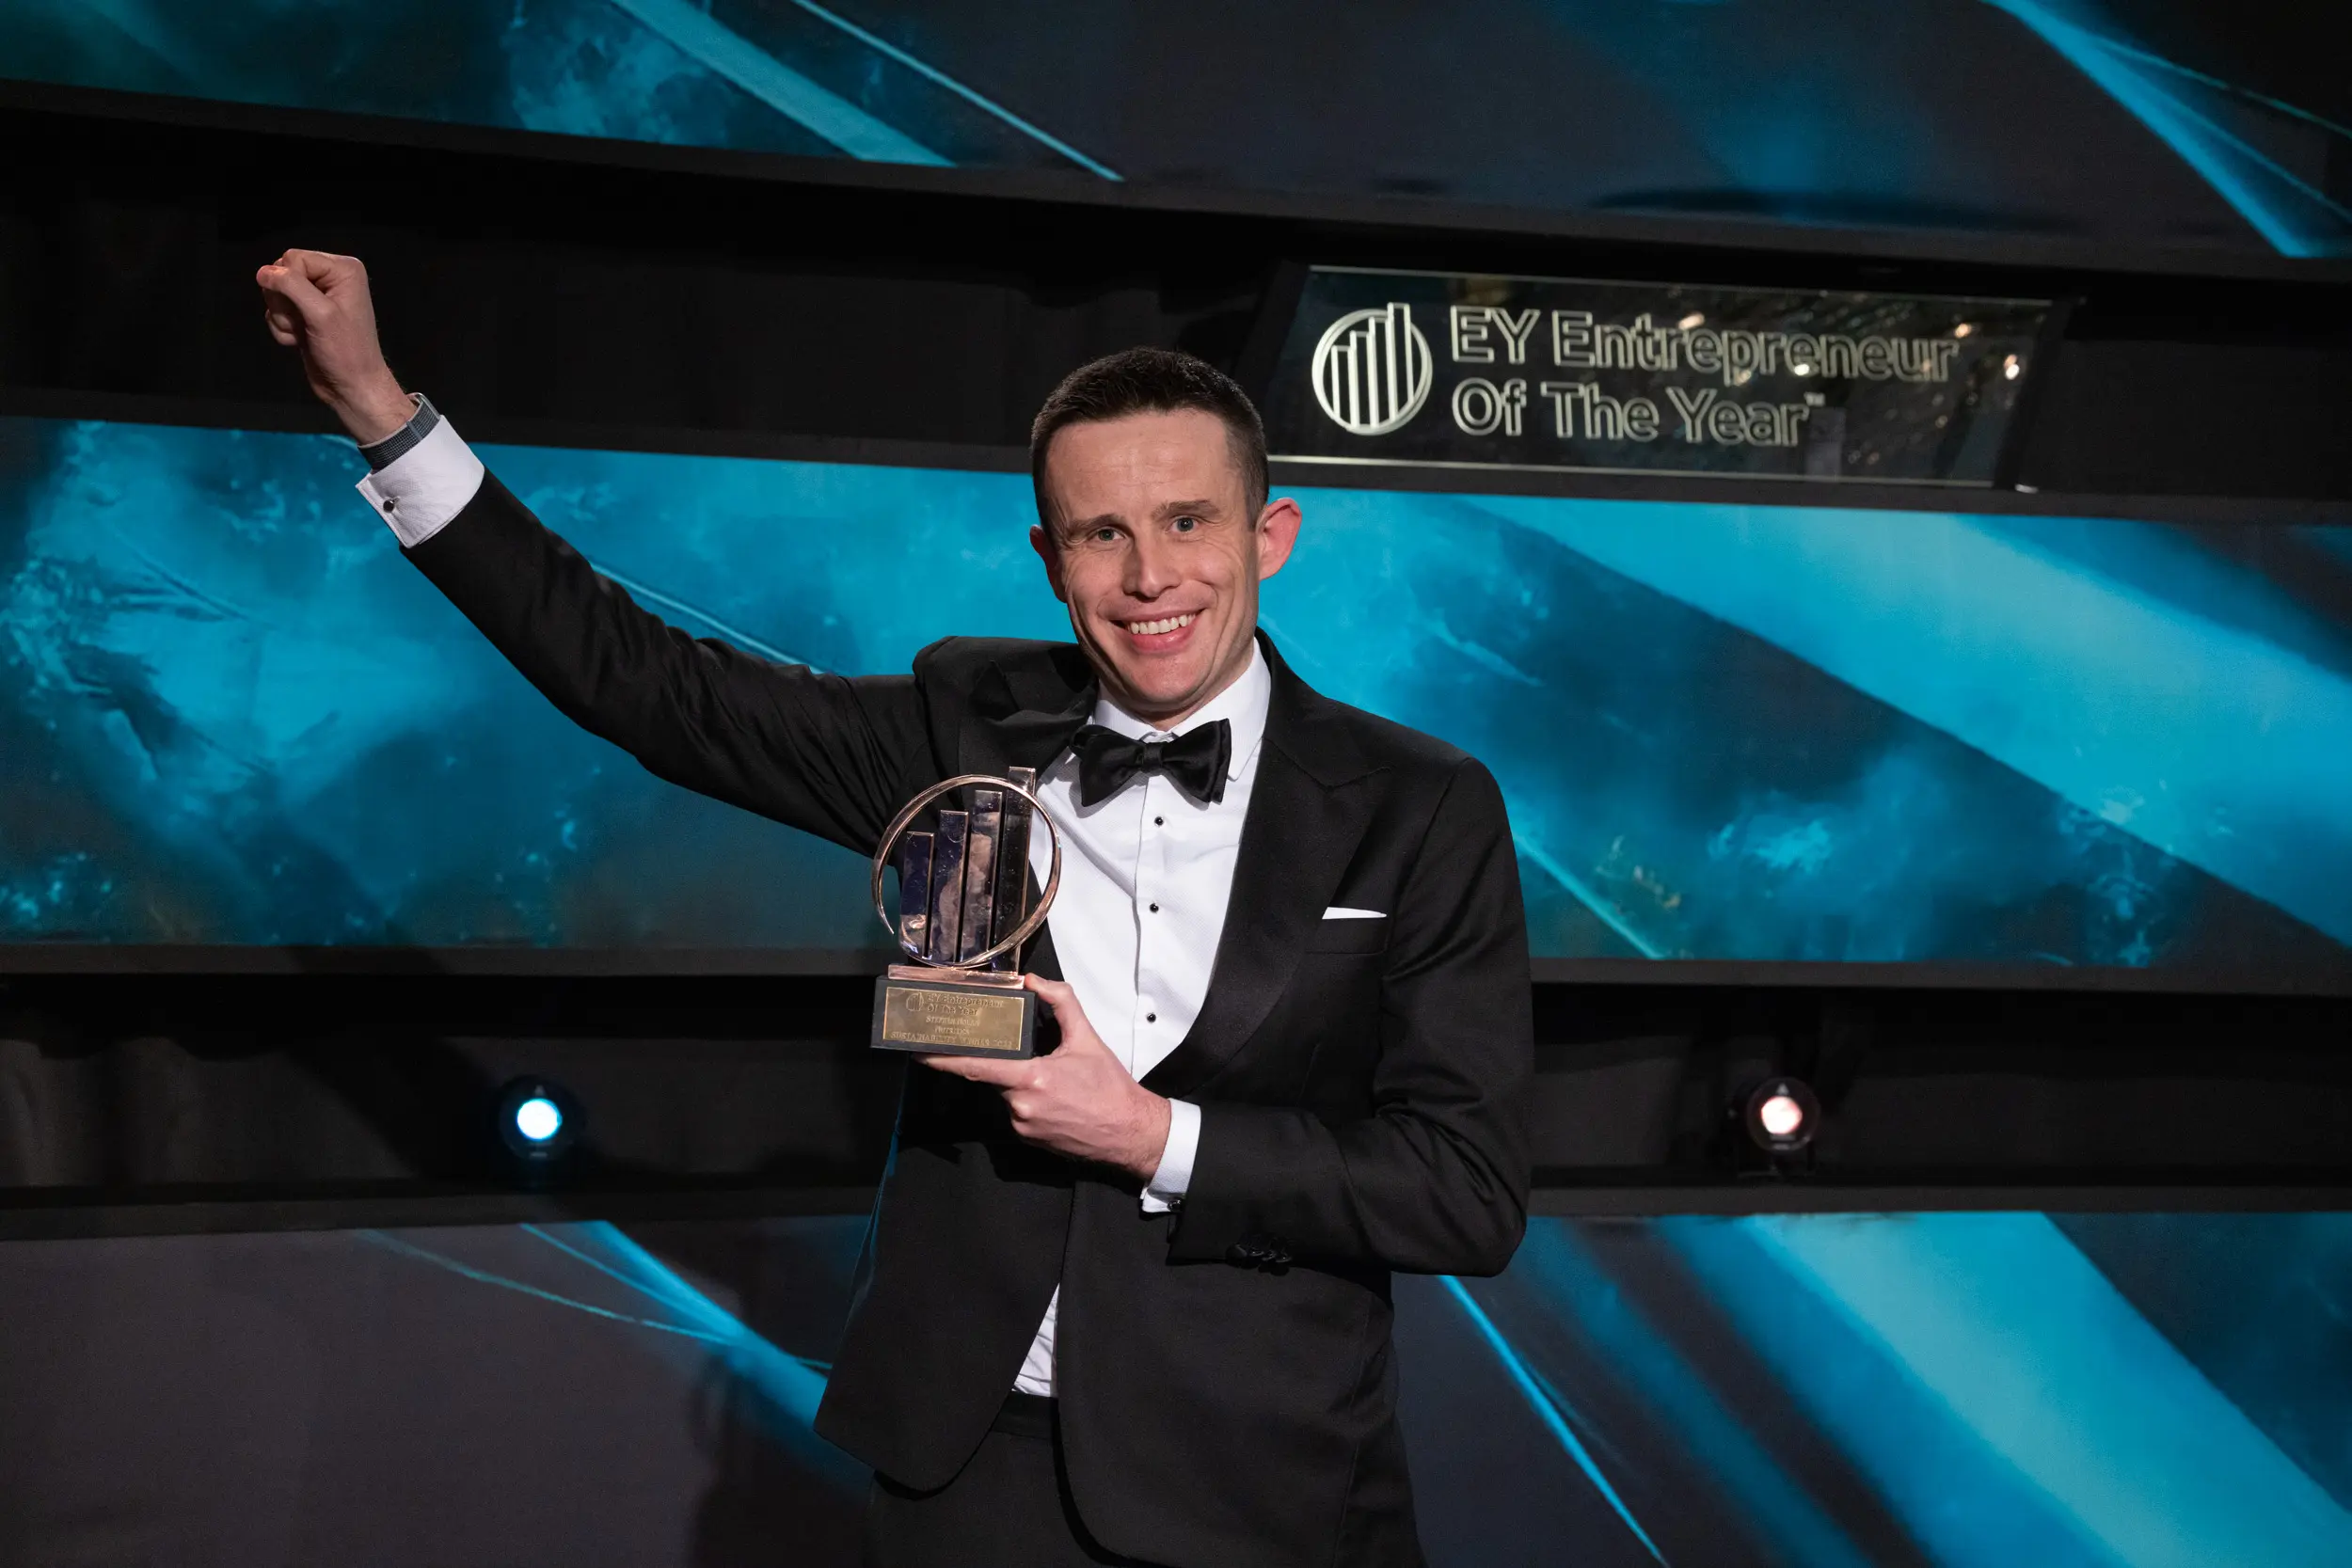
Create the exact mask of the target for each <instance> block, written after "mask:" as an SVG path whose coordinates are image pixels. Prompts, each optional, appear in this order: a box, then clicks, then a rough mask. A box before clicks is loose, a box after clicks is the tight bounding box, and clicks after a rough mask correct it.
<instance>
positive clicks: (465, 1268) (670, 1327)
mask: <svg viewBox="0 0 2352 1568" xmlns="http://www.w3.org/2000/svg"><path fill="white" fill-rule="evenodd" d="M352 1234H354V1235H355V1236H358V1238H359V1239H360V1240H361V1241H363V1242H367V1243H371V1244H372V1245H374V1246H380V1247H382V1248H384V1249H385V1250H386V1251H388V1252H397V1253H399V1254H401V1255H402V1256H404V1257H407V1258H414V1259H417V1260H419V1261H420V1262H425V1263H430V1264H432V1265H433V1266H434V1267H435V1268H437V1269H446V1270H448V1271H449V1272H450V1273H451V1274H453V1275H458V1276H459V1277H460V1278H463V1279H470V1280H473V1281H474V1282H475V1283H477V1284H481V1285H495V1286H497V1287H498V1288H499V1289H500V1290H501V1291H515V1292H516V1294H518V1295H526V1296H534V1297H536V1298H537V1299H539V1300H541V1301H544V1302H550V1303H552V1304H554V1305H555V1306H557V1307H570V1308H571V1309H572V1310H573V1311H575V1312H585V1313H587V1314H588V1315H589V1316H590V1317H593V1318H606V1319H610V1320H611V1321H612V1322H613V1323H628V1325H629V1326H630V1327H632V1328H650V1329H654V1330H657V1331H658V1332H660V1333H663V1334H676V1335H680V1336H683V1337H684V1338H689V1339H700V1340H702V1341H704V1342H705V1343H707V1344H719V1343H723V1339H722V1338H721V1337H720V1336H718V1335H715V1334H711V1333H708V1332H707V1331H706V1330H703V1329H699V1328H680V1327H679V1326H678V1325H677V1324H675V1323H660V1322H657V1321H656V1320H654V1319H652V1318H635V1317H631V1316H630V1315H629V1314H628V1313H627V1312H615V1311H613V1310H612V1309H611V1308H610V1307H597V1306H595V1305H593V1304H591V1303H589V1302H584V1301H575V1300H573V1299H572V1298H571V1297H570V1296H562V1295H558V1294H556V1293H555V1292H554V1291H543V1290H541V1289H539V1287H538V1286H536V1285H526V1284H524V1283H523V1282H522V1281H521V1280H519V1279H509V1278H507V1277H506V1276H505V1275H497V1274H492V1273H490V1272H489V1271H488V1270H487V1269H477V1268H475V1267H473V1266H472V1265H471V1264H469V1263H461V1262H459V1261H458V1260H457V1259H454V1258H445V1257H443V1256H442V1255H441V1254H439V1253H437V1252H435V1251H433V1250H432V1249H430V1248H428V1247H421V1246H419V1245H417V1244H416V1243H413V1242H404V1241H402V1240H401V1239H400V1238H399V1237H397V1236H388V1235H386V1234H385V1233H384V1232H383V1231H381V1230H356V1231H354V1232H352ZM565 1250H567V1251H568V1250H569V1249H568V1248H566V1249H565ZM607 1272H608V1273H609V1272H610V1271H607Z"/></svg>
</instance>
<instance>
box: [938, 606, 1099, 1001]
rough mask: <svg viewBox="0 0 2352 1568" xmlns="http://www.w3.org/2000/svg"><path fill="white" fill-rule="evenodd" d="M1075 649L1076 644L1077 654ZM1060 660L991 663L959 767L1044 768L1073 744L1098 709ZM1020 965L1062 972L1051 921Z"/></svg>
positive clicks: (968, 719)
mask: <svg viewBox="0 0 2352 1568" xmlns="http://www.w3.org/2000/svg"><path fill="white" fill-rule="evenodd" d="M1076 652H1077V650H1076V649H1075V648H1072V649H1071V650H1070V653H1071V654H1073V655H1074V654H1076ZM1059 662H1060V661H1058V660H1057V661H1054V662H1046V661H1041V662H1040V664H1039V666H1038V668H1037V669H1035V670H1028V669H1016V670H1014V671H1010V672H1008V671H1007V670H1006V669H1005V668H1004V667H1003V666H1002V665H992V666H991V667H990V669H989V673H988V674H987V675H986V676H985V677H983V678H982V679H981V680H980V681H979V682H978V683H977V685H976V686H975V687H974V689H973V692H972V707H971V710H970V711H969V712H968V713H966V714H965V715H964V720H963V724H962V727H961V729H960V730H959V731H958V732H957V736H956V768H955V770H956V771H957V772H959V773H990V774H993V775H995V776H996V777H998V778H1002V777H1004V775H1005V769H1007V768H1036V769H1037V770H1038V771H1040V772H1043V771H1044V770H1045V768H1047V767H1048V766H1050V765H1051V764H1052V763H1053V761H1054V759H1055V758H1057V757H1058V756H1060V755H1061V754H1062V752H1063V751H1064V750H1065V749H1066V748H1067V747H1068V746H1069V744H1070V737H1071V736H1073V735H1075V734H1077V733H1078V727H1079V726H1080V725H1082V724H1084V723H1085V722H1086V721H1087V720H1088V719H1089V718H1090V717H1091V716H1092V715H1093V712H1094V692H1095V688H1094V683H1093V679H1092V677H1091V675H1090V674H1089V676H1088V677H1087V679H1086V680H1085V681H1084V682H1083V683H1082V684H1073V681H1072V680H1071V679H1070V678H1069V677H1070V674H1071V673H1073V672H1066V671H1064V670H1062V669H1059V668H1057V664H1058V663H1059ZM1038 893H1039V889H1038V885H1037V877H1036V874H1035V873H1031V875H1030V877H1029V896H1030V897H1031V898H1035V897H1037V896H1038ZM1022 965H1023V967H1024V968H1025V969H1026V970H1028V972H1029V973H1030V974H1042V975H1044V976H1045V977H1046V978H1047V979H1049V980H1058V979H1060V978H1061V977H1062V974H1061V961H1060V959H1059V958H1057V957H1056V956H1055V953H1054V931H1053V927H1052V926H1051V925H1050V924H1049V925H1047V926H1046V927H1044V928H1043V929H1041V930H1040V931H1039V932H1038V934H1037V936H1036V938H1035V939H1034V940H1033V941H1032V942H1030V944H1029V946H1028V949H1027V951H1026V952H1025V953H1024V954H1023V955H1022Z"/></svg>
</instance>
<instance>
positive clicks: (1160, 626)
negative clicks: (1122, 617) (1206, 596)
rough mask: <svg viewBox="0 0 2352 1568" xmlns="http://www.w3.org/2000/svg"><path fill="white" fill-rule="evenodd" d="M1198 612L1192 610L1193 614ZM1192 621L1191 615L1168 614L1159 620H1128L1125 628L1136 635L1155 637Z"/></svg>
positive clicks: (1187, 624)
mask: <svg viewBox="0 0 2352 1568" xmlns="http://www.w3.org/2000/svg"><path fill="white" fill-rule="evenodd" d="M1198 613H1199V612H1198V611H1195V612H1194V614H1198ZM1192 623H1193V615H1190V614H1187V615H1170V616H1168V617H1167V618H1166V619H1165V620H1159V621H1130V622H1128V623H1127V629H1128V630H1129V631H1131V632H1134V633H1135V634H1136V636H1137V637H1157V636H1159V635H1160V634H1161V633H1162V632H1169V631H1174V630H1176V629H1177V628H1178V627H1180V626H1190V625H1192Z"/></svg>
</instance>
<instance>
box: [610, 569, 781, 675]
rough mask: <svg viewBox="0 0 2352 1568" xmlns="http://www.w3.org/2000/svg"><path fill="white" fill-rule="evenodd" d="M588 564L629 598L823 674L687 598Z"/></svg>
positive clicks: (762, 654)
mask: <svg viewBox="0 0 2352 1568" xmlns="http://www.w3.org/2000/svg"><path fill="white" fill-rule="evenodd" d="M588 564H589V565H591V566H594V567H596V575H597V576H598V577H600V578H608V579H610V580H611V581H612V582H613V583H614V584H616V585H617V586H619V587H620V588H621V589H622V590H624V591H625V592H626V593H628V594H629V596H630V597H632V598H638V599H644V600H647V601H649V602H651V603H653V604H658V605H660V607H661V608H662V609H664V610H675V611H676V612H677V613H678V614H680V615H684V616H687V617H689V618H691V619H692V620H696V621H700V622H701V623H702V624H703V625H704V626H708V627H709V628H710V629H711V630H712V631H715V632H717V633H718V634H719V635H720V636H722V637H723V638H725V639H726V640H727V641H730V642H733V643H737V644H739V646H742V647H746V648H749V649H750V650H751V651H752V652H754V653H755V654H757V655H759V656H760V657H762V658H771V659H774V660H775V661H776V662H777V663H779V664H800V665H805V666H806V667H807V668H808V669H810V670H813V671H816V672H817V673H819V674H822V673H824V672H823V671H822V669H821V668H820V667H819V666H818V665H816V664H813V663H811V662H810V661H809V660H807V659H805V658H803V657H800V656H799V655H797V654H788V653H786V652H785V651H784V650H783V649H782V648H779V647H777V646H776V645H775V644H774V643H772V642H763V641H760V640H759V639H758V638H756V637H754V636H753V635H752V634H751V633H750V632H747V631H741V630H739V629H737V628H736V627H734V626H729V625H727V624H726V623H725V622H724V621H722V620H720V619H719V617H717V616H716V615H713V614H711V613H710V612H709V611H708V610H698V609H696V608H695V607H694V606H692V605H691V604H688V603H687V602H686V601H685V600H684V599H681V598H677V597H675V595H673V594H664V593H663V592H661V590H660V589H659V588H648V587H646V586H645V585H644V583H642V582H635V581H632V580H631V579H629V578H625V577H623V576H621V574H620V573H618V572H615V571H612V569H610V568H609V567H605V566H598V565H596V562H593V561H591V562H588Z"/></svg>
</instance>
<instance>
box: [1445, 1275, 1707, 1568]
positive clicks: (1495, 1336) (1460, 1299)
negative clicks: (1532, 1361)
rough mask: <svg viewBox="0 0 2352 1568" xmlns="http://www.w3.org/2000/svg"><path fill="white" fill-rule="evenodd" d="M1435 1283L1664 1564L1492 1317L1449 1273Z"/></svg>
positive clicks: (1599, 1489)
mask: <svg viewBox="0 0 2352 1568" xmlns="http://www.w3.org/2000/svg"><path fill="white" fill-rule="evenodd" d="M1438 1284H1440V1285H1442V1286H1444V1287H1445V1288H1446V1291H1447V1292H1448V1293H1449V1294H1451V1295H1452V1296H1453V1297H1454V1301H1455V1303H1457V1304H1458V1305H1459V1306H1460V1307H1461V1308H1462V1312H1463V1315H1464V1316H1466V1317H1468V1318H1469V1319H1470V1325H1471V1326H1472V1327H1474V1328H1476V1329H1477V1330H1478V1332H1479V1334H1480V1336H1481V1337H1482V1338H1485V1339H1486V1345H1487V1348H1488V1349H1490V1350H1492V1351H1493V1352H1494V1353H1495V1359H1496V1360H1498V1361H1500V1362H1502V1370H1504V1371H1506V1372H1508V1373H1510V1375H1511V1381H1512V1382H1514V1383H1516V1384H1518V1388H1519V1393H1520V1394H1521V1395H1522V1396H1524V1397H1525V1399H1526V1401H1527V1403H1528V1407H1529V1408H1530V1409H1532V1410H1534V1412H1535V1415H1536V1417H1537V1418H1539V1419H1540V1420H1541V1421H1542V1422H1543V1423H1544V1425H1545V1427H1546V1428H1548V1429H1549V1431H1550V1433H1551V1435H1552V1436H1553V1438H1555V1439H1556V1440H1557V1441H1558V1442H1559V1444H1560V1446H1561V1447H1562V1448H1563V1449H1566V1450H1567V1455H1568V1457H1569V1458H1570V1459H1572V1460H1574V1461H1575V1462H1576V1467H1577V1468H1578V1469H1580V1470H1581V1471H1583V1472H1584V1479H1585V1480H1587V1481H1591V1482H1592V1483H1593V1488H1594V1490H1595V1491H1597V1492H1598V1493H1599V1494H1600V1495H1601V1499H1602V1500H1603V1501H1604V1502H1606V1503H1608V1505H1609V1507H1610V1508H1611V1510H1612V1511H1613V1512H1614V1513H1615V1514H1616V1515H1617V1517H1618V1518H1619V1519H1621V1520H1623V1521H1624V1522H1625V1528H1628V1529H1629V1530H1631V1531H1632V1532H1633V1538H1634V1539H1635V1540H1637V1541H1639V1542H1640V1543H1641V1544H1642V1545H1643V1546H1644V1548H1645V1549H1646V1550H1647V1551H1648V1552H1649V1555H1650V1556H1651V1557H1652V1558H1654V1559H1656V1560H1658V1561H1659V1562H1660V1563H1661V1564H1662V1563H1664V1562H1665V1560H1666V1554H1665V1553H1663V1552H1661V1551H1660V1550H1659V1549H1658V1543H1657V1542H1655V1541H1652V1540H1651V1539H1650V1538H1649V1531H1647V1530H1645V1529H1644V1528H1642V1523H1641V1521H1640V1520H1638V1519H1636V1518H1634V1517H1633V1511H1632V1510H1631V1509H1629V1508H1628V1507H1627V1506H1626V1504H1625V1499H1624V1498H1623V1497H1618V1496H1617V1489H1616V1488H1615V1487H1613V1486H1612V1485H1610V1484H1609V1478H1608V1477H1607V1476H1604V1475H1602V1474H1601V1473H1600V1466H1599V1465H1597V1464H1595V1463H1594V1461H1593V1456H1592V1454H1591V1453H1590V1452H1588V1451H1587V1450H1586V1449H1585V1447H1584V1445H1583V1444H1582V1443H1581V1442H1580V1441H1578V1440H1577V1435H1576V1433H1573V1432H1571V1431H1569V1430H1568V1423H1567V1422H1566V1421H1565V1420H1563V1419H1562V1418H1561V1416H1560V1410H1559V1407H1558V1406H1557V1405H1555V1404H1553V1403H1552V1402H1551V1400H1550V1399H1549V1398H1548V1397H1547V1396H1546V1394H1545V1391H1544V1387H1543V1385H1542V1384H1541V1383H1540V1382H1539V1381H1538V1380H1537V1378H1536V1377H1535V1374H1534V1371H1533V1370H1531V1369H1530V1368H1529V1367H1528V1365H1527V1363H1526V1361H1525V1360H1524V1359H1522V1358H1521V1357H1520V1355H1519V1353H1518V1350H1517V1349H1516V1348H1515V1347H1514V1346H1513V1345H1512V1343H1511V1341H1510V1340H1508V1339H1506V1338H1503V1335H1502V1330H1501V1329H1500V1328H1497V1327H1496V1326H1495V1322H1494V1320H1493V1319H1492V1318H1489V1317H1488V1316H1486V1308H1485V1307H1481V1306H1479V1305H1478V1302H1477V1300H1476V1298H1474V1297H1473V1296H1471V1294H1470V1291H1468V1290H1466V1289H1464V1288H1463V1285H1462V1282H1461V1281H1460V1280H1458V1279H1456V1278H1454V1276H1453V1275H1450V1274H1441V1275H1438Z"/></svg>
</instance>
